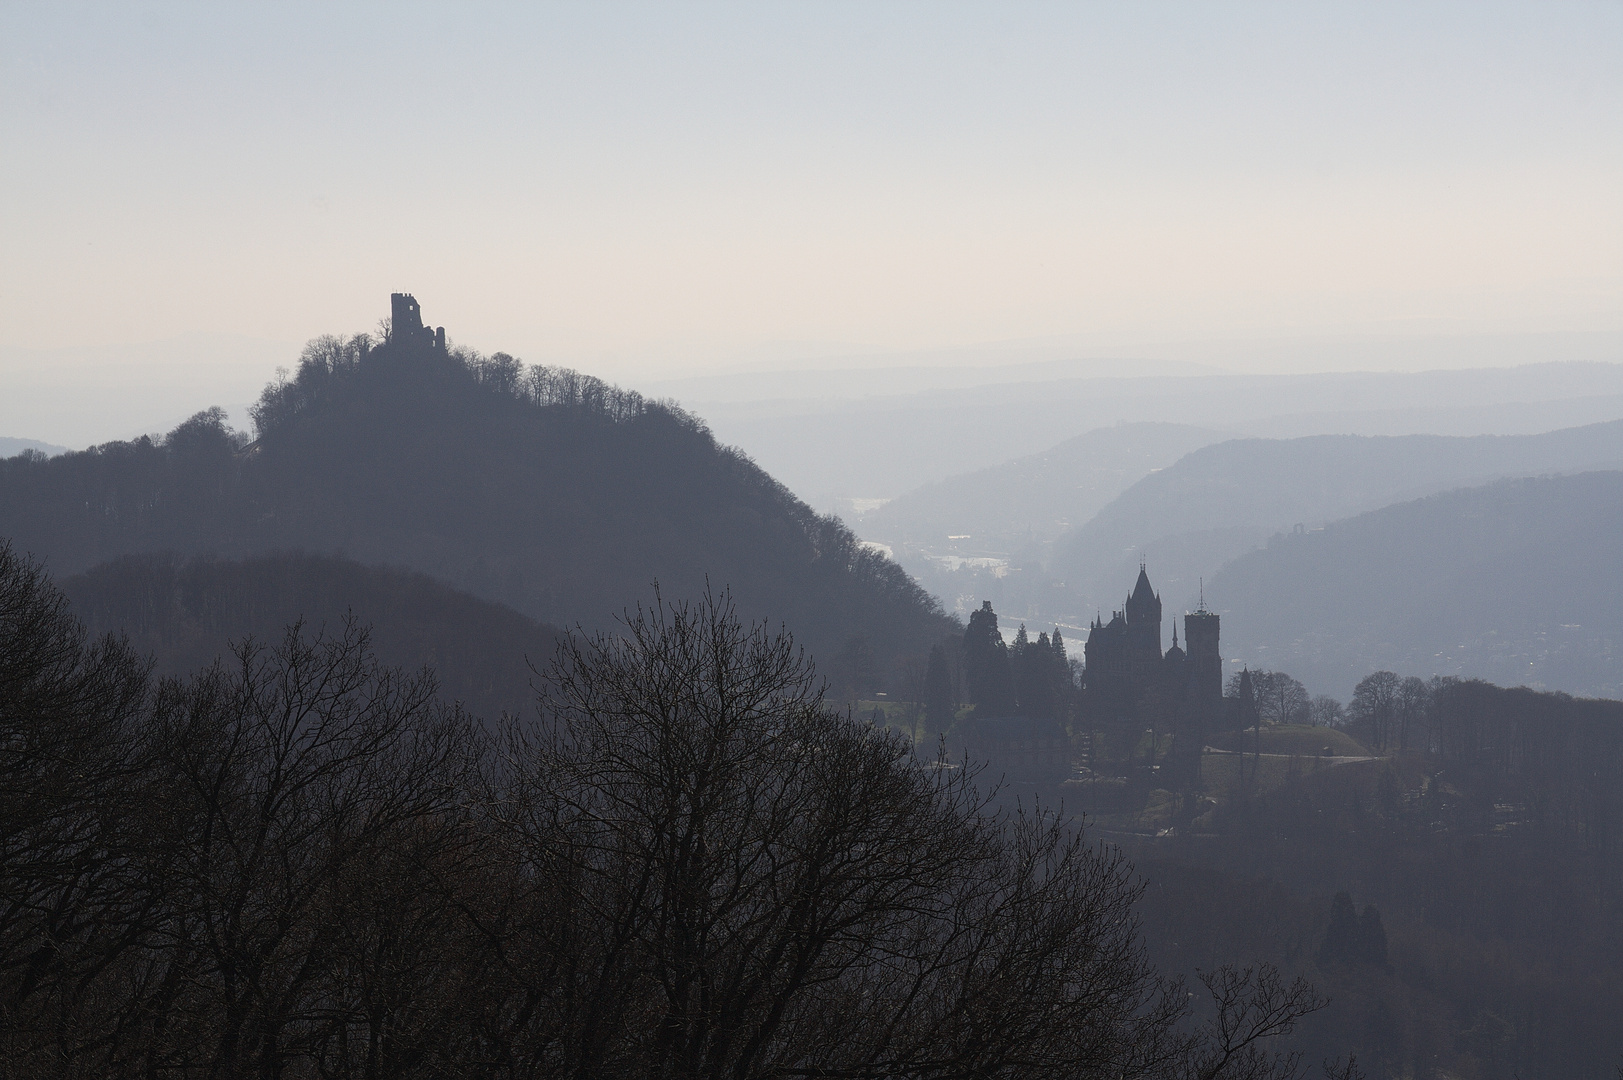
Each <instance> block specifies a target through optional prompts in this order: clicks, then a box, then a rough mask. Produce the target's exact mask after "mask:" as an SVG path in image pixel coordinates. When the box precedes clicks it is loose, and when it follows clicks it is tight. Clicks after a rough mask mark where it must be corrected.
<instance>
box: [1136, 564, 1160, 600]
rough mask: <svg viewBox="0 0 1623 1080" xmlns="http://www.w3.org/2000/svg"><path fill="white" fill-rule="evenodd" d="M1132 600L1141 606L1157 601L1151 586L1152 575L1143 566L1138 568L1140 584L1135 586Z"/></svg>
mask: <svg viewBox="0 0 1623 1080" xmlns="http://www.w3.org/2000/svg"><path fill="white" fill-rule="evenodd" d="M1132 599H1133V600H1134V601H1136V602H1138V603H1140V604H1142V603H1144V602H1146V601H1153V600H1154V599H1155V589H1153V588H1152V587H1151V586H1150V575H1149V574H1147V573H1146V572H1145V571H1144V568H1143V567H1142V566H1140V567H1139V568H1138V584H1136V585H1134V586H1133V596H1132Z"/></svg>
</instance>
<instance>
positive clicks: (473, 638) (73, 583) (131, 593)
mask: <svg viewBox="0 0 1623 1080" xmlns="http://www.w3.org/2000/svg"><path fill="white" fill-rule="evenodd" d="M62 590H63V592H65V593H66V594H67V596H68V598H69V600H70V601H71V602H72V604H73V611H74V614H75V615H76V616H78V618H79V619H80V620H82V621H83V622H84V623H85V625H86V626H87V627H88V628H89V629H90V630H91V631H92V632H93V633H94V634H102V633H108V632H114V633H116V632H119V631H122V632H124V633H125V634H127V635H128V636H129V638H130V643H131V644H132V645H133V646H135V648H136V649H137V650H138V651H139V652H141V653H143V654H145V655H148V656H150V657H152V658H153V660H154V661H155V663H156V666H157V669H158V672H159V673H160V674H164V675H184V674H187V673H190V672H192V671H194V670H196V669H198V668H201V667H204V666H206V665H208V664H210V663H212V662H213V661H214V660H215V659H216V658H219V657H225V658H226V660H227V662H229V661H230V657H229V651H230V648H231V646H232V644H233V643H235V642H239V641H242V640H244V639H246V638H248V637H253V638H255V639H256V640H258V641H259V642H261V643H263V644H266V645H276V644H277V643H279V642H280V640H281V638H282V634H283V631H284V629H285V628H286V627H287V626H289V625H291V624H292V623H294V622H296V621H298V620H301V619H302V620H304V622H305V624H306V626H307V627H308V628H309V629H311V630H315V629H318V628H320V627H322V626H323V625H325V626H326V627H327V629H328V631H329V632H335V631H336V630H337V628H338V627H339V626H340V625H341V624H342V623H343V620H344V619H345V618H346V617H347V616H349V615H353V616H354V617H355V618H357V619H358V620H360V622H361V623H363V624H365V625H368V626H370V627H371V633H372V647H373V650H374V652H375V653H376V654H377V657H378V659H379V661H381V662H382V663H384V664H385V665H388V666H390V667H401V668H405V669H407V670H408V671H414V670H416V669H418V668H420V667H422V666H424V665H425V664H426V665H428V666H430V667H432V668H433V669H434V671H435V674H436V675H437V676H438V677H439V681H440V696H441V697H443V698H445V699H446V700H448V701H461V702H462V703H463V704H465V705H466V706H467V707H468V709H469V710H470V711H471V712H473V713H474V714H475V715H477V716H479V717H481V718H483V719H485V720H486V721H495V720H497V719H499V718H500V716H501V714H502V712H503V711H504V710H505V711H507V712H511V713H514V714H519V713H522V712H525V711H528V710H529V709H530V708H531V706H532V705H533V702H534V698H535V695H534V693H533V692H532V690H531V687H530V681H531V677H532V676H531V671H530V666H529V665H530V662H531V661H533V662H534V663H536V664H537V665H539V666H541V667H543V668H544V667H545V665H546V663H547V661H548V660H550V659H551V657H552V654H553V650H554V648H555V647H556V645H557V641H558V631H557V630H556V629H554V628H553V627H550V626H543V625H541V624H540V623H537V622H536V621H535V620H533V619H530V618H528V617H526V616H524V615H521V614H519V613H518V612H516V611H514V610H513V609H512V608H509V607H505V606H503V605H501V604H496V603H492V602H490V601H488V600H480V599H478V598H477V597H473V596H469V595H468V594H466V593H462V592H458V591H457V590H455V589H452V588H450V587H449V586H447V585H442V584H440V583H439V582H437V581H434V580H433V579H431V578H429V577H428V576H427V575H425V574H420V573H416V572H413V571H409V570H395V569H389V568H385V567H368V566H362V565H360V564H359V563H356V562H351V561H350V560H348V559H338V558H333V557H331V556H323V555H308V554H302V553H276V554H272V555H262V556H255V557H252V558H248V559H243V560H230V561H226V560H215V559H206V558H192V559H184V560H183V559H180V558H178V557H176V556H174V555H169V554H163V553H156V554H146V555H126V556H122V557H120V558H117V559H114V560H113V561H112V562H108V563H103V564H101V565H100V566H96V567H93V568H91V569H90V570H88V571H86V572H84V573H82V574H75V575H74V576H72V577H70V578H68V579H67V580H66V581H63V582H62Z"/></svg>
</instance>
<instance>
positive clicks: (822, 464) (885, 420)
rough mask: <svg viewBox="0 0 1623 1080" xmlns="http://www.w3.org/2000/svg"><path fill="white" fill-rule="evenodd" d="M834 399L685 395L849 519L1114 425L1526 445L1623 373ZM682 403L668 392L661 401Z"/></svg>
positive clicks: (847, 384) (1587, 415)
mask: <svg viewBox="0 0 1623 1080" xmlns="http://www.w3.org/2000/svg"><path fill="white" fill-rule="evenodd" d="M1121 370H1124V371H1127V372H1133V371H1134V369H1133V368H1132V367H1131V366H1124V367H1123V368H1122V369H1121ZM823 385H825V386H827V387H829V388H830V389H829V390H828V391H825V393H826V394H827V395H828V396H824V397H813V398H804V397H802V398H783V397H778V398H766V399H761V400H737V399H736V398H733V397H730V396H723V395H721V394H720V393H719V392H717V391H714V390H712V391H710V396H709V397H706V396H705V395H704V393H702V392H681V393H678V394H677V396H678V398H679V400H681V401H682V403H683V405H684V407H686V408H688V409H690V410H693V411H695V412H697V413H699V414H700V415H702V416H704V418H705V421H706V423H707V424H708V425H709V426H710V428H711V430H713V431H714V432H715V433H716V435H717V437H718V438H719V439H721V440H722V441H723V442H726V443H730V444H734V445H738V446H742V447H745V448H746V449H747V450H748V451H749V453H750V456H751V457H753V458H754V459H755V460H756V461H757V462H758V463H760V465H761V466H762V468H764V469H766V470H767V471H768V472H770V473H771V474H772V475H773V476H775V477H776V478H777V479H779V480H780V481H782V482H783V483H784V484H786V485H787V486H788V487H789V488H790V489H791V490H793V491H795V492H797V493H800V495H801V496H802V497H803V498H805V499H806V500H807V501H809V502H810V503H811V504H812V505H814V506H816V507H818V508H819V509H823V510H836V511H838V512H840V513H842V514H847V513H850V512H851V511H852V506H851V503H850V501H849V500H850V499H852V498H862V499H886V498H895V497H898V496H900V495H902V494H903V493H904V492H907V491H911V490H912V489H914V488H917V487H920V486H922V485H924V484H927V483H930V482H932V481H936V480H940V479H943V478H945V477H948V476H954V475H958V474H962V473H967V472H973V471H976V470H979V469H983V468H987V467H990V466H993V465H997V464H999V463H1001V462H1004V461H1007V460H1010V459H1012V458H1017V457H1024V456H1027V455H1031V454H1036V453H1041V452H1044V451H1045V450H1046V449H1047V448H1049V447H1052V446H1054V445H1056V444H1057V443H1059V442H1061V441H1063V440H1065V439H1069V438H1074V437H1076V436H1078V435H1082V434H1086V433H1087V432H1089V431H1092V430H1094V429H1097V428H1100V427H1105V426H1109V425H1112V424H1120V423H1142V422H1154V423H1176V424H1188V425H1193V426H1196V427H1204V428H1212V429H1215V430H1220V431H1223V432H1225V433H1226V434H1227V435H1228V436H1229V437H1231V438H1233V437H1244V436H1266V437H1273V438H1282V437H1297V436H1304V435H1325V434H1354V435H1408V434H1437V435H1478V434H1501V435H1517V434H1536V433H1538V432H1543V431H1551V430H1554V429H1556V428H1563V427H1576V426H1581V425H1585V424H1591V423H1596V422H1600V421H1605V420H1615V419H1618V418H1619V417H1620V416H1623V364H1617V363H1549V364H1529V365H1524V366H1521V367H1511V368H1473V369H1462V370H1442V371H1423V372H1412V373H1410V372H1384V371H1352V372H1342V373H1332V374H1312V375H1251V374H1228V373H1224V374H1211V375H1193V376H1191V375H1180V376H1174V375H1153V376H1151V375H1142V376H1141V375H1138V374H1136V373H1135V374H1124V375H1118V376H1114V377H1097V376H1094V377H1085V378H1082V377H1073V378H1061V379H1052V380H1047V381H1042V382H1017V381H1010V382H1003V383H988V384H984V385H979V386H973V387H963V388H956V389H953V388H947V389H939V390H926V391H919V392H914V393H890V394H880V395H867V394H862V393H860V392H859V390H858V388H859V387H860V386H861V384H860V382H858V381H856V380H850V379H848V380H846V381H844V382H843V383H840V382H837V381H835V380H833V379H825V380H824V382H823ZM836 388H842V389H843V393H837V392H836ZM681 389H682V387H680V386H670V385H667V386H663V387H661V392H666V393H670V392H673V391H678V390H681ZM690 389H691V390H693V391H702V390H703V389H704V388H703V387H702V386H698V387H690ZM811 447H815V448H816V450H815V452H810V453H809V452H808V448H811Z"/></svg>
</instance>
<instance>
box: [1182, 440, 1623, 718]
mask: <svg viewBox="0 0 1623 1080" xmlns="http://www.w3.org/2000/svg"><path fill="white" fill-rule="evenodd" d="M1206 595H1207V597H1208V598H1217V605H1218V606H1219V607H1220V608H1221V610H1222V615H1223V630H1224V644H1225V654H1226V655H1228V656H1230V657H1233V658H1238V659H1244V660H1246V661H1248V662H1249V663H1251V664H1252V665H1253V666H1263V667H1267V668H1277V669H1281V670H1284V671H1288V672H1290V673H1291V674H1292V675H1294V676H1296V677H1297V678H1299V679H1302V680H1303V681H1305V682H1307V683H1308V685H1309V686H1310V687H1311V688H1313V689H1314V690H1316V691H1324V692H1329V693H1333V694H1336V695H1338V696H1341V697H1346V696H1347V695H1348V694H1349V693H1350V692H1351V690H1352V686H1353V684H1354V683H1355V682H1357V681H1358V679H1360V678H1362V677H1363V676H1364V675H1366V674H1368V673H1369V672H1371V671H1374V670H1379V669H1385V670H1391V671H1396V672H1398V673H1399V674H1403V675H1419V676H1421V677H1423V678H1424V677H1428V676H1430V675H1433V674H1439V675H1461V676H1467V677H1475V678H1482V679H1487V680H1489V681H1491V682H1495V683H1499V684H1502V685H1507V686H1516V685H1528V686H1533V687H1535V688H1543V689H1551V690H1564V691H1567V692H1568V693H1572V694H1578V695H1585V696H1599V697H1611V698H1623V472H1611V471H1608V472H1591V473H1582V474H1579V475H1575V476H1558V477H1540V478H1530V479H1516V480H1504V481H1500V482H1498V483H1494V484H1489V485H1485V486H1482V487H1474V488H1466V489H1462V490H1457V491H1449V492H1444V493H1442V494H1437V495H1432V496H1430V497H1427V498H1424V499H1418V500H1415V501H1411V502H1405V503H1400V504H1398V505H1395V506H1388V507H1385V508H1383V509H1380V510H1375V511H1372V512H1370V513H1366V514H1360V515H1358V516H1356V517H1352V518H1349V519H1346V520H1343V521H1337V522H1334V523H1332V524H1330V525H1327V526H1325V528H1324V529H1323V530H1322V531H1316V532H1306V533H1301V534H1290V533H1287V534H1282V535H1279V536H1276V537H1275V538H1274V539H1273V540H1272V541H1271V542H1270V543H1269V544H1268V545H1267V546H1266V547H1265V548H1263V549H1262V550H1260V551H1254V552H1251V553H1250V554H1248V555H1245V556H1243V557H1241V558H1239V559H1237V560H1236V561H1235V562H1233V563H1231V564H1230V565H1229V566H1228V567H1226V568H1225V569H1224V570H1223V571H1222V572H1221V573H1220V574H1218V575H1217V576H1216V577H1215V578H1213V579H1209V580H1208V581H1207V582H1206Z"/></svg>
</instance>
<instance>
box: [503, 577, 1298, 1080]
mask: <svg viewBox="0 0 1623 1080" xmlns="http://www.w3.org/2000/svg"><path fill="white" fill-rule="evenodd" d="M817 686H818V684H817V682H816V680H815V677H814V674H813V672H812V670H811V669H810V667H809V665H807V664H806V663H805V662H804V661H803V660H802V658H801V657H800V654H799V653H798V652H797V651H796V650H795V648H794V646H793V643H792V642H791V641H790V640H789V639H788V638H787V637H786V636H784V635H781V634H778V635H774V634H771V633H768V632H767V631H766V630H765V629H764V628H759V627H757V628H754V629H747V628H745V627H743V626H741V625H740V624H739V622H738V620H737V619H736V618H735V616H734V614H733V611H732V608H731V605H730V603H729V602H728V600H727V599H726V597H725V596H723V597H714V596H707V597H706V598H705V600H704V601H702V602H701V603H699V604H696V605H694V606H691V607H689V606H681V605H677V606H668V605H665V604H664V603H662V602H656V604H655V606H654V607H653V609H651V610H647V611H642V610H639V611H638V612H637V613H635V614H633V615H629V616H628V617H627V618H626V620H625V626H624V633H623V634H621V635H620V636H599V637H596V638H592V639H589V640H583V639H580V638H574V639H571V641H570V642H569V643H568V644H567V645H566V646H564V648H563V649H562V651H561V653H560V656H559V658H558V660H557V662H556V663H555V664H554V666H553V667H552V669H551V670H550V673H549V678H548V686H547V694H546V697H545V701H544V710H543V714H544V717H545V722H544V725H543V726H542V727H541V728H539V729H533V730H531V729H524V728H518V727H515V728H513V729H512V730H511V731H510V733H509V742H508V751H507V766H506V768H507V771H506V773H505V775H504V776H503V777H502V778H501V779H500V781H499V783H498V784H497V785H496V788H495V790H494V791H493V793H492V796H493V802H492V805H493V808H494V814H495V817H496V819H497V821H498V823H499V826H500V827H501V828H502V829H503V830H504V831H505V835H506V836H507V837H508V838H509V842H510V843H511V844H512V846H513V850H514V851H515V853H516V857H517V858H519V859H521V860H522V862H523V866H524V869H523V871H522V873H521V874H520V875H519V876H520V877H521V878H522V879H523V880H524V881H526V882H528V883H530V886H529V887H530V889H531V890H532V891H533V903H534V905H535V909H536V911H537V912H544V913H545V915H544V916H542V915H537V916H535V917H533V918H532V919H531V925H532V926H535V927H538V928H542V927H545V928H546V929H544V930H540V931H538V932H537V933H536V934H535V935H534V937H533V939H532V940H533V949H534V951H533V952H531V953H529V954H528V955H525V956H519V957H515V958H513V959H512V960H510V961H509V963H508V968H507V970H508V971H509V972H511V973H512V974H514V975H515V976H517V977H519V978H520V979H522V980H525V981H527V985H526V986H525V994H524V996H525V1000H526V1001H527V1002H528V1003H529V1008H528V1013H527V1019H526V1024H527V1030H526V1031H525V1033H524V1038H522V1039H520V1040H519V1041H518V1043H517V1044H515V1045H522V1046H523V1047H524V1050H523V1060H526V1061H529V1062H532V1063H533V1066H532V1067H534V1068H538V1069H545V1070H546V1071H549V1072H557V1073H568V1074H571V1075H577V1076H607V1075H616V1076H617V1075H624V1074H626V1073H631V1072H635V1073H639V1074H643V1075H666V1076H719V1075H728V1076H734V1077H796V1076H806V1077H810V1076H839V1077H853V1078H858V1077H873V1078H879V1077H955V1076H1017V1075H1018V1076H1022V1077H1026V1076H1039V1077H1041V1076H1078V1075H1090V1074H1095V1073H1100V1072H1108V1073H1109V1074H1110V1075H1130V1076H1152V1075H1153V1076H1159V1075H1165V1076H1169V1077H1170V1076H1183V1075H1193V1074H1188V1073H1187V1072H1186V1070H1185V1067H1186V1066H1188V1065H1189V1063H1190V1062H1194V1061H1197V1060H1205V1059H1204V1058H1200V1056H1199V1055H1200V1053H1201V1052H1202V1048H1203V1047H1206V1046H1207V1044H1208V1042H1209V1041H1210V1039H1209V1038H1208V1037H1207V1036H1206V1035H1202V1034H1197V1035H1180V1034H1179V1033H1178V1032H1179V1029H1178V1024H1179V1022H1180V1020H1181V1019H1182V1017H1183V1015H1184V1001H1185V998H1184V995H1183V994H1182V992H1181V988H1179V987H1177V986H1175V985H1170V984H1165V983H1162V982H1161V981H1160V980H1158V979H1157V978H1156V976H1155V975H1154V973H1153V971H1151V969H1150V968H1149V967H1148V966H1147V965H1146V963H1145V961H1144V959H1143V954H1142V950H1141V947H1140V944H1139V941H1138V937H1137V929H1136V923H1135V921H1134V919H1133V915H1132V907H1133V903H1134V901H1135V900H1136V898H1137V896H1138V893H1139V888H1138V886H1137V885H1135V884H1134V882H1133V879H1132V876H1131V872H1130V868H1129V867H1128V866H1127V865H1126V863H1125V862H1123V861H1122V860H1121V858H1120V857H1119V856H1118V855H1116V854H1114V853H1113V852H1112V851H1110V850H1106V849H1101V848H1097V847H1094V846H1091V845H1089V844H1087V843H1085V842H1084V840H1083V838H1082V837H1081V836H1080V835H1079V834H1078V833H1076V832H1075V831H1074V830H1072V829H1071V828H1069V827H1068V826H1067V825H1066V824H1065V823H1064V822H1063V821H1061V820H1060V819H1059V818H1058V817H1057V816H1056V815H1053V814H1049V813H1043V812H1034V813H1028V814H1022V815H1016V816H1015V817H1014V818H1013V819H1004V818H1001V817H998V816H995V815H992V814H990V813H988V812H987V810H986V804H985V802H984V801H983V799H982V796H980V795H979V794H977V791H976V788H975V786H974V784H973V783H972V782H971V780H972V777H971V776H970V775H969V773H968V771H967V770H962V769H949V768H942V767H939V766H940V765H944V764H945V763H944V762H940V763H935V764H934V765H932V764H931V763H924V762H920V761H918V760H917V759H916V758H915V757H914V756H913V755H912V754H911V753H910V752H909V748H908V747H907V746H906V745H904V744H903V743H902V742H901V741H900V740H898V739H896V738H895V737H894V736H892V735H889V734H886V733H883V732H879V731H875V730H873V729H872V728H870V727H868V726H866V725H863V724H860V723H856V722H853V721H852V720H850V719H848V718H846V717H844V716H841V715H840V714H837V713H835V712H832V711H830V710H828V709H826V708H824V706H823V702H822V700H821V697H820V694H819V692H818V689H817ZM1245 979H1246V980H1249V981H1244V982H1243V983H1225V984H1223V985H1224V986H1227V987H1228V988H1229V989H1231V990H1234V992H1235V993H1236V994H1240V990H1242V989H1250V990H1253V991H1254V993H1252V994H1251V996H1250V997H1247V998H1245V1000H1246V1002H1247V1004H1246V1006H1245V1008H1246V1009H1248V1010H1249V1011H1247V1012H1246V1013H1245V1015H1246V1016H1247V1017H1255V1018H1256V1019H1254V1021H1252V1022H1250V1024H1249V1026H1244V1027H1236V1028H1233V1029H1232V1030H1230V1029H1229V1028H1223V1029H1222V1034H1223V1037H1224V1039H1226V1040H1227V1041H1226V1042H1222V1043H1221V1044H1220V1050H1221V1053H1222V1054H1226V1055H1227V1057H1228V1058H1232V1059H1234V1062H1235V1063H1234V1064H1232V1065H1230V1064H1225V1065H1223V1066H1222V1067H1221V1069H1220V1071H1218V1072H1212V1073H1210V1074H1209V1075H1211V1076H1213V1077H1217V1076H1223V1077H1240V1076H1246V1077H1250V1076H1258V1077H1260V1076H1264V1075H1267V1076H1274V1075H1284V1074H1283V1073H1264V1072H1257V1071H1255V1070H1253V1071H1249V1072H1248V1071H1245V1070H1246V1068H1249V1066H1248V1065H1247V1064H1246V1063H1247V1062H1251V1061H1253V1058H1245V1059H1244V1060H1243V1061H1242V1060H1240V1057H1239V1055H1243V1054H1245V1053H1246V1052H1247V1048H1248V1047H1250V1046H1253V1045H1254V1044H1257V1043H1258V1042H1259V1041H1262V1040H1266V1039H1267V1038H1270V1037H1271V1036H1273V1035H1275V1034H1279V1033H1281V1032H1283V1031H1285V1030H1288V1027H1289V1022H1290V1021H1293V1020H1294V1018H1295V1017H1297V1016H1299V1015H1301V1013H1302V1011H1303V1010H1310V1009H1311V1008H1314V1007H1317V1004H1318V1003H1317V1001H1316V999H1310V998H1309V997H1308V996H1304V995H1303V994H1300V993H1296V992H1295V989H1294V988H1293V990H1292V992H1291V993H1290V994H1287V995H1285V997H1283V998H1281V997H1280V996H1279V994H1277V993H1275V990H1274V984H1273V983H1272V982H1268V981H1267V980H1266V979H1263V978H1261V977H1257V978H1256V979H1252V977H1251V976H1250V975H1249V974H1248V975H1247V976H1246V977H1245ZM1240 996H1241V997H1244V996H1245V995H1243V994H1241V995H1240ZM1239 1000H1240V998H1239V997H1236V998H1235V1001H1239ZM1239 1007H1240V1006H1239V1005H1236V1004H1234V1003H1233V1002H1231V1003H1230V1006H1229V1008H1230V1011H1233V1010H1234V1009H1235V1008H1239ZM1225 1015H1226V1014H1225ZM1217 1052H1218V1051H1215V1050H1214V1051H1212V1053H1217ZM1255 1060H1261V1059H1255ZM1269 1060H1270V1061H1271V1060H1272V1059H1269Z"/></svg>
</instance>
